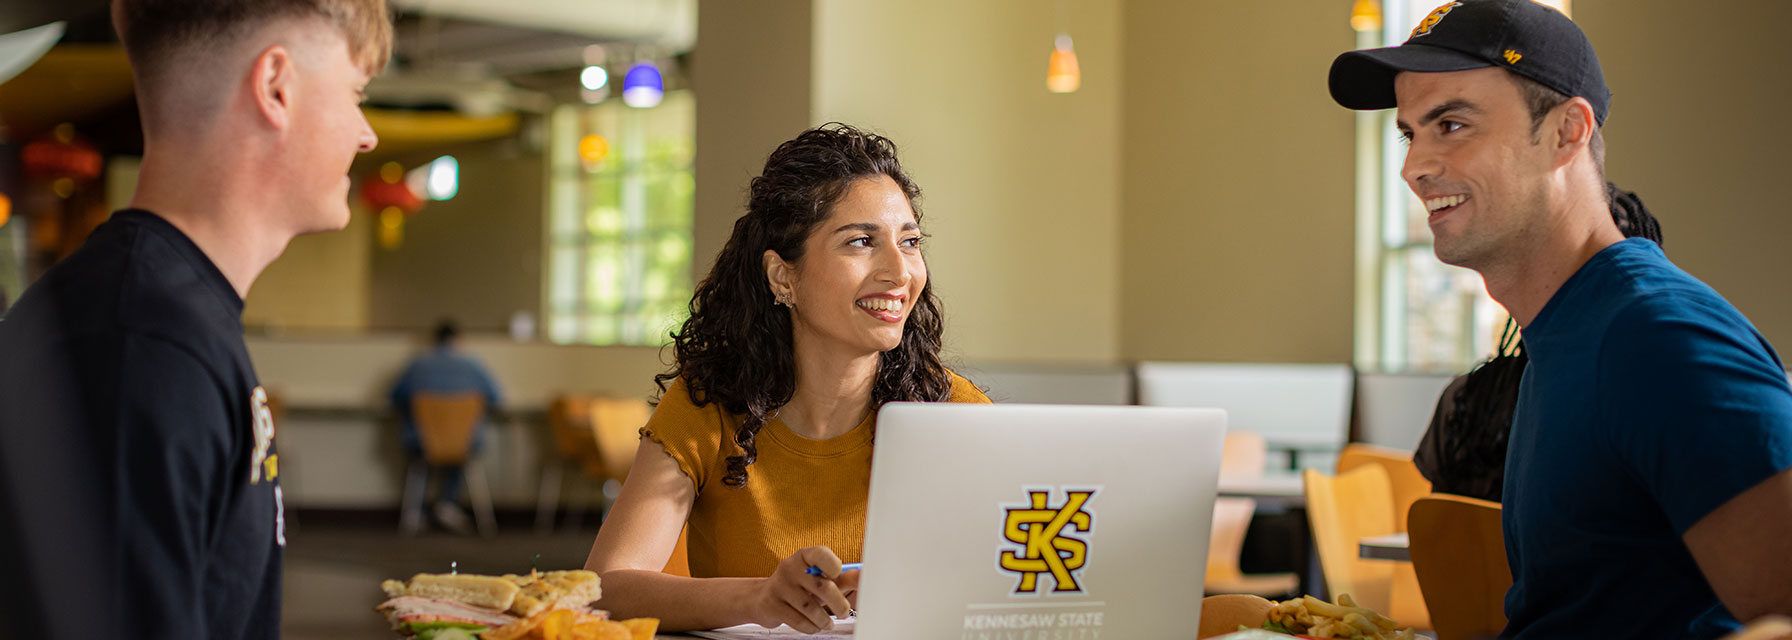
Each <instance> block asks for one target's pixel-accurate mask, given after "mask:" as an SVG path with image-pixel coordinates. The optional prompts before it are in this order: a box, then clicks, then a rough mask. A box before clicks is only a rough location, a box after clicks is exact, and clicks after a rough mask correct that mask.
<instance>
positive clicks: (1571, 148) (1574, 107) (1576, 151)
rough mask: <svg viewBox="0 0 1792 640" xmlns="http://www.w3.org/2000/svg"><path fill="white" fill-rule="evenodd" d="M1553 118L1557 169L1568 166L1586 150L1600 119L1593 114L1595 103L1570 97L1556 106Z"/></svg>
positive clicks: (1555, 165)
mask: <svg viewBox="0 0 1792 640" xmlns="http://www.w3.org/2000/svg"><path fill="white" fill-rule="evenodd" d="M1556 109H1557V110H1558V111H1557V113H1556V115H1555V117H1554V118H1553V121H1554V123H1555V132H1554V135H1553V136H1552V139H1553V141H1554V142H1555V158H1554V162H1553V163H1552V164H1553V166H1554V167H1555V168H1557V169H1560V168H1562V167H1565V166H1568V163H1569V162H1573V161H1574V159H1575V158H1577V157H1579V156H1580V154H1581V153H1582V152H1583V151H1585V150H1586V148H1587V145H1589V144H1592V142H1593V131H1594V129H1595V128H1597V127H1598V126H1599V124H1598V123H1599V120H1598V119H1597V118H1595V117H1594V116H1593V103H1591V102H1587V99H1586V98H1580V97H1576V98H1569V99H1568V101H1567V102H1564V103H1562V105H1561V106H1559V107H1557V108H1556Z"/></svg>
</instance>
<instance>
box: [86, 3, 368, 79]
mask: <svg viewBox="0 0 1792 640" xmlns="http://www.w3.org/2000/svg"><path fill="white" fill-rule="evenodd" d="M287 18H319V19H322V20H325V21H327V22H329V23H330V24H331V25H333V26H335V27H336V30H337V31H338V32H339V33H340V34H341V35H342V39H343V40H344V41H346V42H347V43H348V47H349V56H350V58H351V59H352V60H354V62H355V63H356V64H358V65H360V66H361V68H362V69H363V70H364V71H366V72H367V74H368V75H370V76H371V75H375V74H377V73H378V72H379V70H380V69H381V68H382V67H385V66H386V60H387V58H389V57H390V56H391V53H392V19H391V16H390V15H389V13H388V11H387V8H386V0H113V3H112V23H113V26H114V27H115V28H116V29H117V30H118V39H119V40H122V41H123V42H124V47H125V53H126V54H127V55H129V56H130V59H131V66H132V68H133V69H134V70H135V72H136V74H137V76H138V78H139V79H140V80H142V79H151V78H156V77H158V76H159V75H160V74H162V73H164V72H166V71H169V69H168V67H169V66H170V63H171V62H173V61H174V60H176V59H177V58H179V57H180V56H181V55H182V54H186V53H190V52H195V51H212V50H216V49H218V48H221V47H223V46H225V45H229V44H232V43H234V42H236V41H237V40H238V39H239V38H242V37H244V36H247V35H249V34H250V33H253V32H254V31H255V30H256V29H259V28H261V27H263V26H265V25H267V24H268V23H271V22H274V21H276V20H281V19H287Z"/></svg>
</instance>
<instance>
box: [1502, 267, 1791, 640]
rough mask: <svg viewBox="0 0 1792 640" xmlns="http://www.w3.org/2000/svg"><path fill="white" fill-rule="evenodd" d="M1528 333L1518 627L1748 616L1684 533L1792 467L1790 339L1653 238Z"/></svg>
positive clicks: (1514, 490) (1597, 272) (1591, 272)
mask: <svg viewBox="0 0 1792 640" xmlns="http://www.w3.org/2000/svg"><path fill="white" fill-rule="evenodd" d="M1524 342H1525V348H1526V350H1528V351H1529V352H1530V356H1531V362H1530V366H1529V367H1528V368H1527V369H1526V370H1525V375H1524V381H1523V383H1522V384H1521V386H1520V390H1519V398H1518V410H1517V413H1516V414H1515V416H1514V418H1513V423H1512V436H1511V441H1510V444H1509V448H1508V452H1507V455H1506V481H1505V501H1504V526H1505V533H1506V554H1507V559H1508V561H1509V562H1510V563H1511V565H1512V576H1513V585H1512V590H1511V591H1509V592H1507V594H1506V616H1507V618H1508V620H1509V622H1508V625H1507V627H1506V631H1505V633H1504V634H1502V635H1503V636H1510V637H1515V638H1570V637H1580V638H1592V637H1602V638H1655V637H1660V638H1670V637H1671V638H1713V637H1717V636H1719V635H1722V634H1724V633H1725V632H1727V631H1730V630H1734V629H1736V628H1738V627H1740V624H1739V623H1738V622H1737V620H1736V617H1735V616H1733V615H1731V614H1730V612H1729V611H1727V610H1725V609H1724V607H1723V605H1722V604H1721V603H1720V602H1719V601H1718V599H1717V595H1716V594H1715V593H1713V591H1712V589H1711V585H1710V584H1709V583H1708V582H1706V580H1705V577H1704V574H1702V573H1701V572H1700V571H1699V567H1698V565H1697V564H1695V563H1694V561H1693V557H1692V554H1691V553H1690V552H1689V551H1688V550H1687V548H1686V545H1685V543H1684V542H1682V541H1681V537H1680V536H1681V535H1682V534H1684V533H1686V530H1687V529H1689V528H1691V527H1692V526H1693V524H1695V523H1697V522H1698V521H1699V519H1701V518H1703V517H1705V515H1706V514H1709V513H1711V512H1712V511H1713V510H1715V509H1717V508H1718V507H1719V506H1722V505H1723V504H1724V503H1725V502H1727V501H1729V500H1730V499H1731V498H1734V497H1736V496H1737V495H1738V494H1740V493H1742V492H1744V491H1746V490H1748V489H1749V488H1751V487H1754V486H1755V485H1757V484H1759V483H1761V482H1762V481H1763V480H1766V479H1767V478H1769V477H1771V476H1773V475H1774V474H1776V473H1778V472H1780V471H1782V470H1784V469H1787V468H1792V388H1788V386H1787V381H1786V371H1785V368H1784V367H1783V366H1782V365H1781V364H1780V359H1779V356H1778V355H1777V354H1776V353H1774V350H1773V346H1772V345H1769V344H1768V343H1767V340H1766V339H1765V338H1763V337H1761V334H1760V333H1759V332H1757V331H1756V330H1755V327H1754V325H1753V324H1750V323H1749V321H1748V319H1747V318H1744V317H1743V316H1742V314H1741V313H1740V312H1738V311H1737V310H1736V308H1735V307H1733V306H1730V303H1729V302H1727V301H1725V300H1724V299H1723V297H1722V296H1719V295H1718V294H1717V292H1716V291H1714V290H1712V289H1711V287H1708V286H1706V285H1705V284H1704V283H1702V282H1699V281H1698V280H1697V279H1694V278H1693V277H1692V276H1690V275H1687V273H1686V272H1684V271H1681V270H1680V269H1679V268H1678V267H1676V266H1674V264H1673V263H1671V262H1669V261H1668V259H1667V257H1666V256H1664V255H1662V252H1661V248H1660V247H1658V246H1656V245H1655V243H1653V242H1650V241H1648V240H1644V239H1641V238H1631V239H1628V240H1625V241H1623V242H1619V243H1617V244H1615V245H1612V246H1610V247H1607V248H1606V249H1605V250H1603V251H1601V252H1599V254H1598V255H1595V256H1594V257H1593V259H1592V260H1589V261H1588V262H1587V264H1586V265H1584V266H1582V267H1581V268H1580V271H1578V272H1576V273H1575V274H1574V276H1573V277H1572V278H1569V279H1568V282H1567V283H1565V284H1564V285H1562V288H1561V290H1560V291H1557V292H1556V294H1555V296H1554V297H1553V298H1551V299H1550V301H1549V303H1548V304H1547V305H1546V306H1544V308H1543V311H1542V312H1541V313H1539V314H1537V317H1536V319H1535V320H1533V321H1532V322H1531V324H1530V326H1527V327H1525V328H1524Z"/></svg>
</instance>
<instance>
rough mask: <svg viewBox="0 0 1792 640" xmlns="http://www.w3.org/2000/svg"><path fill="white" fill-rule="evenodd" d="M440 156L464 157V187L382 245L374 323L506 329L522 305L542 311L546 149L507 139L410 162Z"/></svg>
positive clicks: (377, 255) (374, 281) (410, 162)
mask: <svg viewBox="0 0 1792 640" xmlns="http://www.w3.org/2000/svg"><path fill="white" fill-rule="evenodd" d="M440 155H452V156H454V157H455V158H456V159H457V160H458V161H459V162H460V176H461V181H460V192H459V193H457V194H456V195H455V196H454V198H453V199H450V200H443V201H440V202H430V203H428V204H427V205H425V206H424V208H423V210H422V211H421V212H419V213H418V214H417V215H415V216H412V217H411V218H410V220H409V221H407V222H406V223H405V226H404V243H403V244H402V245H401V246H399V248H397V249H395V250H386V249H381V248H375V249H373V261H372V264H373V269H372V272H371V273H372V276H371V284H370V294H371V295H370V301H369V302H368V305H369V317H368V325H369V327H370V328H374V329H398V330H406V329H410V330H416V329H424V328H428V327H430V326H432V325H434V324H435V323H436V321H437V320H439V319H440V318H443V317H452V318H455V319H456V320H457V321H459V322H460V324H461V326H462V327H465V328H468V329H471V330H479V331H502V330H505V329H506V328H508V327H509V323H510V316H511V314H513V313H516V312H518V311H527V312H529V313H531V314H536V315H537V317H539V315H540V313H541V289H542V287H541V265H542V222H543V216H544V213H543V206H544V204H543V194H544V193H545V189H546V183H545V182H544V175H543V173H542V172H543V170H544V169H543V166H544V165H543V162H542V155H541V153H540V152H539V151H535V150H530V149H527V148H524V146H523V145H522V144H521V143H519V142H518V141H517V140H515V139H504V140H496V141H491V142H478V143H471V144H465V145H457V146H452V147H444V148H441V149H437V150H433V151H431V152H429V153H427V154H422V155H418V156H415V157H405V158H401V159H400V164H403V165H404V166H405V167H407V168H408V167H415V166H418V165H421V164H422V163H425V162H428V161H430V160H433V159H435V158H436V157H437V156H440Z"/></svg>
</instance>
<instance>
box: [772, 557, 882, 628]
mask: <svg viewBox="0 0 1792 640" xmlns="http://www.w3.org/2000/svg"><path fill="white" fill-rule="evenodd" d="M840 564H841V563H840V557H839V556H836V555H834V552H833V550H831V549H828V548H827V547H804V548H802V549H799V550H797V552H796V553H793V554H790V557H788V558H785V559H784V560H783V561H781V562H779V563H778V568H777V569H775V570H773V571H772V575H771V576H770V577H768V578H766V579H765V581H764V582H763V583H761V585H760V588H759V593H758V597H757V598H756V599H755V607H754V609H755V615H754V618H755V619H754V620H753V622H755V623H757V624H759V625H761V626H765V627H773V628H775V627H777V626H778V625H780V624H787V625H790V627H791V628H793V629H796V630H797V631H801V632H803V633H816V632H818V631H822V630H824V629H830V628H833V626H834V620H833V617H834V616H845V615H846V614H847V613H848V612H850V611H852V603H851V602H850V601H849V600H848V599H847V597H846V594H845V593H844V592H842V591H841V589H840V587H841V585H840V584H837V583H836V582H835V580H836V579H838V578H841V576H840ZM809 567H815V568H817V569H820V570H821V574H822V575H820V576H812V575H809V573H808V569H809ZM824 576H825V577H824ZM847 581H848V582H849V588H850V589H851V591H852V592H853V595H854V597H857V595H858V575H857V574H856V572H855V574H854V575H853V576H851V578H850V579H848V580H847Z"/></svg>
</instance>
